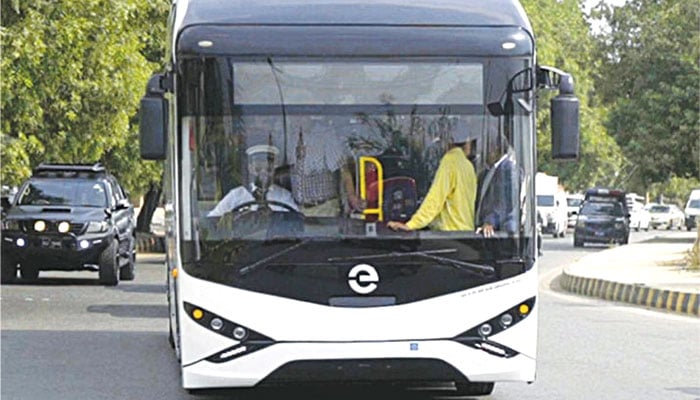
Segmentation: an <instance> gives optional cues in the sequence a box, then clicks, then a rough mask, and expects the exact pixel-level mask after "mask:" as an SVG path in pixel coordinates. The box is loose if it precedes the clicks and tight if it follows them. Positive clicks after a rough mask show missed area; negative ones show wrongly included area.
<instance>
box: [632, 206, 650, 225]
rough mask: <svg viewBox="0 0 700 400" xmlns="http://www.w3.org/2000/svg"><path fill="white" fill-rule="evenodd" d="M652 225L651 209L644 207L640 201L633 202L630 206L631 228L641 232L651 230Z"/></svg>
mask: <svg viewBox="0 0 700 400" xmlns="http://www.w3.org/2000/svg"><path fill="white" fill-rule="evenodd" d="M650 226H651V214H649V210H647V209H646V208H644V205H643V204H642V203H639V202H633V203H632V205H631V208H630V229H634V230H635V231H637V232H639V231H640V230H642V229H644V230H645V231H648V230H649V227H650Z"/></svg>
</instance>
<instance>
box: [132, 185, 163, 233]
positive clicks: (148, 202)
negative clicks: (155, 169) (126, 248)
mask: <svg viewBox="0 0 700 400" xmlns="http://www.w3.org/2000/svg"><path fill="white" fill-rule="evenodd" d="M161 192H162V190H161V188H160V186H159V185H157V184H155V183H151V185H150V187H149V188H148V192H146V196H145V198H144V200H143V207H141V211H140V212H139V215H138V217H137V218H136V232H145V233H150V232H151V220H152V219H153V213H154V212H155V210H156V207H158V203H159V202H160V195H161Z"/></svg>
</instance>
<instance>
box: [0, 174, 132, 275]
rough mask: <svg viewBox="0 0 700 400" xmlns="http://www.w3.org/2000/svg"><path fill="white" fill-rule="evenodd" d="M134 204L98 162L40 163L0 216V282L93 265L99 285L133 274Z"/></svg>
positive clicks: (91, 267)
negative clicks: (48, 271)
mask: <svg viewBox="0 0 700 400" xmlns="http://www.w3.org/2000/svg"><path fill="white" fill-rule="evenodd" d="M135 256H136V240H135V219H134V207H133V205H132V204H131V203H130V202H129V199H128V198H127V196H126V193H125V192H124V190H123V188H122V187H121V186H120V185H119V183H118V182H117V179H116V178H115V177H114V176H113V175H111V174H110V173H108V172H107V171H106V170H105V168H104V166H102V165H101V164H99V163H97V164H91V165H83V164H41V165H39V166H38V167H37V168H35V169H34V171H33V174H32V177H31V178H29V179H28V180H27V181H26V182H24V183H23V184H22V186H21V187H20V189H19V191H18V193H17V195H16V196H14V198H13V200H12V202H11V203H10V204H9V208H8V209H7V210H5V213H4V215H3V219H2V275H0V277H1V278H2V283H10V282H13V281H14V280H15V279H16V278H17V268H18V267H19V271H20V275H21V277H22V278H23V279H25V280H29V281H33V280H36V279H37V278H38V277H39V271H46V270H61V271H76V270H97V271H98V272H99V280H100V283H101V284H104V285H110V286H113V285H116V284H117V283H119V280H120V279H123V280H132V279H134V275H135V271H134V264H135V259H136V258H135Z"/></svg>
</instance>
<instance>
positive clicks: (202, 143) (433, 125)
mask: <svg viewBox="0 0 700 400" xmlns="http://www.w3.org/2000/svg"><path fill="white" fill-rule="evenodd" d="M185 63H186V64H187V66H186V67H185V68H183V71H184V72H183V76H182V77H181V78H182V79H181V81H182V82H187V85H189V86H187V87H188V88H189V87H191V88H193V89H191V90H190V91H181V92H180V96H181V97H180V98H178V101H179V102H180V104H182V105H183V108H186V109H188V110H191V111H188V112H186V113H185V114H184V116H183V118H182V120H181V121H179V122H180V125H181V134H182V135H183V140H185V141H188V143H189V144H190V145H189V146H185V149H184V150H185V151H184V154H183V157H184V159H183V163H185V164H187V165H191V166H192V167H191V168H187V170H186V171H185V172H183V175H184V176H183V178H184V179H183V181H184V183H183V191H184V192H185V193H188V195H191V197H187V199H186V201H187V204H185V205H184V206H185V207H184V208H185V209H189V210H191V219H190V220H188V221H185V224H186V225H187V229H186V230H185V234H184V235H183V238H184V239H185V240H193V241H195V242H197V243H204V242H213V241H228V240H248V241H251V242H256V243H265V242H269V241H276V240H284V239H289V240H306V239H314V240H315V239H336V238H340V239H342V238H373V240H394V239H397V238H400V239H401V240H404V239H405V240H415V239H417V238H418V239H432V238H436V239H454V238H462V239H468V240H473V241H477V240H484V239H485V238H489V239H490V238H493V239H499V238H507V239H508V240H510V241H513V243H515V244H516V245H515V246H514V247H515V248H519V249H524V248H525V247H526V246H527V240H528V238H531V237H533V236H534V223H533V221H532V220H533V219H534V207H533V206H534V199H532V197H531V193H529V190H531V184H530V183H531V182H532V174H533V172H532V171H533V168H534V160H533V158H532V154H533V153H534V149H533V148H532V140H531V139H532V132H531V129H532V124H531V123H530V122H531V118H532V117H531V116H530V115H525V114H523V115H520V114H518V115H514V116H511V117H512V119H513V120H512V121H510V122H511V124H510V125H511V126H510V130H509V132H508V133H509V134H510V136H509V137H508V138H504V136H505V135H504V133H505V128H504V126H505V123H504V121H503V117H502V116H501V117H498V116H493V115H491V114H490V113H489V112H488V110H487V109H486V107H485V104H487V102H488V101H490V100H491V99H498V98H500V96H501V95H502V93H503V90H504V85H505V84H506V83H507V81H508V78H509V77H510V74H511V73H512V72H511V70H515V71H520V70H522V69H523V65H522V63H523V61H522V60H514V61H513V65H508V67H507V68H502V69H501V68H500V67H499V68H495V67H492V66H490V64H487V63H486V62H484V60H474V59H469V60H467V59H465V60H460V59H457V60H455V59H449V60H447V59H446V60H436V61H434V60H430V61H429V62H427V61H425V60H408V61H406V60H397V61H395V62H389V61H385V60H347V59H338V60H329V61H319V60H317V59H314V60H306V61H296V60H294V61H290V60H288V59H279V60H275V59H271V58H267V59H264V60H258V61H250V60H248V61H240V60H236V59H234V58H230V59H229V58H223V57H222V58H216V59H207V60H205V61H202V60H191V61H186V62H185ZM190 63H191V64H190ZM485 65H489V67H488V68H495V69H493V70H491V71H488V72H487V71H486V68H487V67H485ZM213 66H216V68H218V71H220V72H222V73H221V74H211V73H210V72H209V71H210V69H211V70H214V69H216V68H213ZM210 67H212V68H210ZM525 67H527V66H525ZM190 73H191V75H190ZM202 77H204V78H202ZM222 77H227V78H226V79H223V78H222ZM202 79H204V82H205V83H204V85H203V86H202V87H199V86H198V85H200V82H201V81H202ZM183 85H184V83H183ZM214 87H215V88H217V90H218V91H219V92H217V91H213V90H207V89H209V88H214ZM207 96H210V97H207ZM217 96H220V97H217ZM518 96H521V97H523V99H524V100H528V101H529V100H531V99H526V97H527V95H526V94H518ZM201 97H206V99H205V100H206V101H204V103H201V101H200V100H201ZM210 103H211V104H217V105H219V104H221V105H224V106H226V107H221V109H217V108H215V107H214V108H208V107H207V108H205V109H202V110H199V109H198V108H197V107H200V106H198V105H199V104H204V105H206V104H210ZM521 112H522V110H521ZM457 127H460V128H459V129H456V128H457ZM457 131H458V132H461V133H463V134H464V137H463V138H461V140H462V142H457V141H455V139H456V136H454V133H455V132H457ZM460 143H461V144H462V145H460V146H454V145H455V144H460ZM505 147H507V148H508V151H504V148H505ZM457 148H462V149H463V154H459V153H458V152H455V153H457V154H459V159H460V160H459V161H460V162H461V164H460V165H471V166H472V171H473V172H471V174H470V175H471V177H473V179H470V181H469V182H468V183H469V185H461V187H460V188H462V187H467V186H468V187H469V188H470V190H469V191H470V193H469V196H466V195H465V196H462V199H466V200H465V201H464V203H465V204H466V205H467V206H465V207H464V208H465V209H466V208H469V207H471V208H472V209H471V210H469V212H462V211H461V210H462V208H460V207H459V205H457V204H453V203H454V202H450V203H449V206H450V207H452V208H449V207H448V206H447V205H446V204H447V201H441V202H438V203H440V204H438V206H439V207H441V209H442V210H448V209H449V210H452V209H457V210H460V214H464V215H460V218H459V222H460V223H459V224H456V223H455V224H449V223H444V222H445V220H448V219H449V218H447V217H449V216H450V215H448V216H447V217H445V216H444V215H443V214H444V213H443V214H441V213H440V212H437V213H435V215H437V216H433V215H432V214H431V218H425V219H426V220H427V221H426V223H427V226H424V225H423V224H420V226H414V227H412V228H411V229H414V230H413V231H410V232H402V231H394V230H392V229H388V228H387V223H388V222H389V221H392V222H400V223H406V222H408V221H410V220H411V218H412V217H413V216H415V215H416V214H418V215H422V213H419V212H418V210H420V209H421V207H422V206H423V205H425V204H430V203H431V202H430V201H426V199H427V198H428V194H429V193H430V189H431V187H432V186H433V184H434V183H435V182H438V183H435V185H436V186H440V184H441V183H442V182H449V181H450V179H451V175H449V174H442V175H441V176H447V177H448V178H449V179H443V180H440V179H437V178H436V177H437V176H438V175H440V173H441V171H440V165H441V160H442V159H444V158H446V155H447V154H448V153H449V152H450V151H454V150H455V149H457ZM504 153H507V154H505V155H504ZM506 167H507V168H506ZM461 170H464V169H461ZM461 170H460V171H461ZM504 171H505V172H504ZM183 197H186V196H183ZM552 201H553V199H552ZM472 203H473V204H474V205H473V206H471V204H472ZM426 207H427V206H426ZM484 210H486V211H490V212H484ZM497 213H500V214H499V216H498V217H495V216H493V215H492V214H497ZM447 214H450V213H447ZM467 215H468V216H467ZM482 215H486V216H488V217H489V219H488V220H486V219H485V218H484V217H481V216H482ZM492 216H493V218H491V217H492ZM438 217H439V218H438ZM454 220H457V218H454ZM484 225H491V226H492V227H493V229H495V232H494V233H493V234H491V231H490V230H489V235H485V234H481V233H478V232H477V231H476V228H477V227H482V226H484ZM448 228H449V229H448ZM190 234H191V237H190V236H188V235H190ZM523 251H525V250H523ZM197 254H199V253H197ZM513 256H515V255H513V254H509V255H508V257H513ZM520 256H522V254H520Z"/></svg>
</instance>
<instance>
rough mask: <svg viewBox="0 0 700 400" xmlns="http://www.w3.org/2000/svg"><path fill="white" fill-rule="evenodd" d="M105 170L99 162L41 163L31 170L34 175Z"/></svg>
mask: <svg viewBox="0 0 700 400" xmlns="http://www.w3.org/2000/svg"><path fill="white" fill-rule="evenodd" d="M106 172H107V170H106V169H105V167H104V165H102V163H100V162H96V163H93V164H48V163H41V164H39V165H38V166H37V167H36V168H34V170H33V171H32V173H33V175H34V176H66V177H67V176H77V175H83V176H85V175H86V174H105V173H106Z"/></svg>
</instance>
